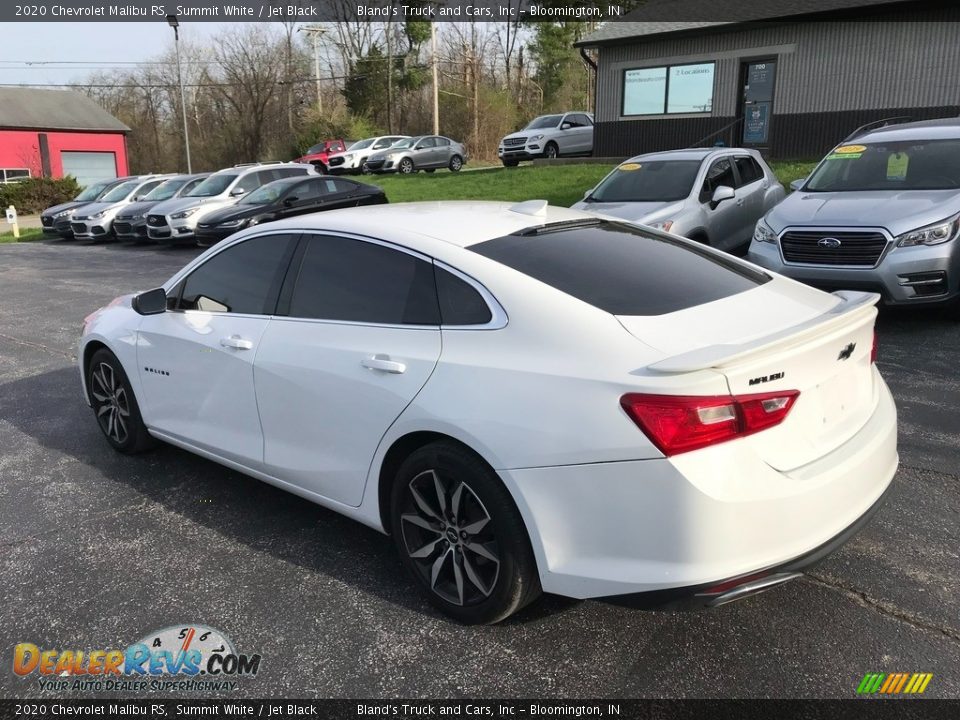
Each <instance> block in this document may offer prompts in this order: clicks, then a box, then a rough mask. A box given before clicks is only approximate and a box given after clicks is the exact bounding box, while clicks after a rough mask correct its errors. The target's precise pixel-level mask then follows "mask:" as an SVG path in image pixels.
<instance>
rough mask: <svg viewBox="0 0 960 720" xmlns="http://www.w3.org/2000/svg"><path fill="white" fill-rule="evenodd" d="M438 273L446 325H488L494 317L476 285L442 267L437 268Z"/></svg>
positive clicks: (441, 315) (438, 292)
mask: <svg viewBox="0 0 960 720" xmlns="http://www.w3.org/2000/svg"><path fill="white" fill-rule="evenodd" d="M436 274H437V296H438V298H439V300H440V319H441V321H442V322H443V324H444V325H486V324H487V323H488V322H490V321H491V320H492V319H493V313H491V312H490V306H489V305H487V303H486V301H485V300H484V299H483V296H482V295H480V293H479V292H478V291H477V289H476V288H475V287H473V286H472V285H470V284H469V283H468V282H466V281H464V280H462V279H460V278H458V277H457V276H456V275H454V274H453V273H452V272H450V271H448V270H445V269H443V268H442V267H437V268H436Z"/></svg>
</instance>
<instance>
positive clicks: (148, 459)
mask: <svg viewBox="0 0 960 720" xmlns="http://www.w3.org/2000/svg"><path fill="white" fill-rule="evenodd" d="M0 396H2V402H0V424H2V423H9V424H11V425H12V426H14V427H15V428H16V429H18V430H19V431H20V432H22V433H24V434H26V435H28V436H29V437H31V438H33V439H34V440H36V441H37V442H38V443H39V444H40V445H42V446H43V447H45V448H48V449H49V450H52V451H55V452H57V453H61V454H63V455H66V456H68V457H71V458H73V459H75V460H76V461H78V462H80V463H81V464H82V465H83V466H84V467H85V468H86V469H85V470H82V471H77V470H71V471H70V479H71V481H72V483H75V484H79V485H82V486H85V487H82V493H78V494H82V495H83V496H85V497H86V498H90V497H91V496H92V497H93V498H94V501H95V502H96V503H97V505H98V506H99V505H100V502H101V501H102V503H103V506H104V507H106V508H107V509H112V510H114V511H115V512H107V511H103V512H102V513H101V512H92V513H91V512H89V509H82V508H70V507H64V508H60V509H59V510H58V512H62V513H63V515H64V517H66V518H71V520H70V522H71V523H73V522H76V517H77V516H78V514H79V513H85V514H86V519H85V520H83V521H82V522H84V523H85V524H88V525H89V524H91V523H95V522H97V518H100V519H101V521H102V522H103V523H104V525H107V524H109V523H111V522H114V520H113V518H115V516H116V515H117V513H121V514H123V513H127V512H129V513H136V512H138V511H142V503H143V502H144V500H146V501H148V502H149V503H157V504H159V505H160V506H162V508H163V509H164V510H165V511H167V512H169V513H171V514H172V515H173V516H176V517H179V518H180V519H182V520H183V521H185V524H189V523H196V524H198V525H201V526H204V527H205V528H208V529H210V530H212V531H214V532H216V533H217V534H218V535H221V536H224V537H225V538H227V539H229V540H231V541H234V542H236V543H242V544H243V545H246V546H248V547H249V548H250V549H251V550H253V551H254V552H256V553H267V554H269V555H272V556H273V557H275V558H277V559H280V560H282V561H283V562H285V563H292V564H295V565H297V566H299V567H302V568H304V569H307V570H309V571H310V572H312V573H318V574H321V575H324V576H327V577H330V578H333V579H335V580H338V581H341V582H344V583H346V584H348V585H350V586H352V587H354V588H356V589H357V590H359V591H361V592H363V593H369V594H371V595H374V596H377V597H379V598H382V599H384V600H387V601H389V602H391V603H394V604H396V605H398V606H402V607H404V608H407V609H409V610H413V611H415V612H419V613H424V614H429V615H431V616H434V617H438V616H439V613H438V612H437V611H436V610H434V609H433V608H432V606H430V604H429V603H427V602H426V601H425V600H423V599H422V598H421V596H420V595H419V593H418V590H417V588H416V587H415V586H414V585H413V581H412V580H411V579H410V578H409V577H408V576H407V575H406V573H405V571H404V569H403V567H402V566H401V564H400V561H399V558H398V557H397V552H396V549H395V548H394V546H393V541H392V540H391V539H390V538H389V537H387V536H385V535H383V534H381V533H379V532H377V531H375V530H372V529H370V528H367V527H365V526H363V525H361V524H360V523H357V522H355V521H353V520H350V519H348V518H345V517H343V516H341V515H339V514H337V513H335V512H333V511H330V510H327V509H325V508H322V507H320V506H318V505H315V504H313V503H311V502H309V501H307V500H304V499H302V498H299V497H297V496H295V495H292V494H290V493H287V492H284V491H283V490H280V489H278V488H275V487H273V486H271V485H269V484H267V483H263V482H260V481H258V480H255V479H253V478H249V477H247V476H245V475H243V474H241V473H238V472H235V471H233V470H230V469H228V468H225V467H223V466H221V465H218V464H217V463H214V462H212V461H208V460H206V459H204V458H201V457H198V456H196V455H193V454H191V453H188V452H186V451H183V450H180V449H178V448H175V447H173V446H170V445H167V444H165V443H161V444H160V445H159V446H158V447H157V448H156V449H154V450H151V451H148V452H146V453H143V454H140V455H135V456H126V455H122V454H120V453H117V452H115V451H114V450H113V449H112V448H111V447H110V446H109V445H108V444H107V442H106V440H105V439H104V438H103V437H102V435H101V434H100V431H99V428H98V427H97V424H96V421H95V419H94V416H93V413H92V412H91V411H90V410H89V408H88V407H87V406H86V405H85V404H84V403H83V401H82V400H81V399H80V397H79V382H78V378H77V371H76V370H75V369H73V368H62V369H58V370H52V371H49V372H45V373H41V374H38V375H33V376H30V377H27V378H23V379H21V380H15V381H12V382H9V383H6V384H4V385H2V386H0ZM29 480H30V481H31V486H30V488H29V489H28V490H27V492H29V493H42V492H44V488H43V486H42V484H43V483H44V482H45V480H44V479H42V478H36V477H32V478H29ZM64 502H67V503H69V502H71V499H70V497H69V496H68V497H66V498H65V499H64ZM101 510H103V508H102V507H101ZM25 512H29V511H25ZM87 529H89V528H87ZM577 603H578V601H575V600H571V599H568V598H561V597H556V596H546V597H544V598H543V599H542V600H541V602H538V603H535V604H534V606H533V607H531V608H527V609H526V610H524V611H522V612H521V613H518V614H517V615H516V616H514V617H513V618H511V619H510V620H508V621H507V622H511V623H523V622H529V621H531V620H535V619H539V618H542V617H545V616H549V615H552V614H555V613H558V612H560V611H562V610H565V609H567V608H570V607H572V606H574V605H576V604H577ZM451 622H452V621H451Z"/></svg>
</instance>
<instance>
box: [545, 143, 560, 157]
mask: <svg viewBox="0 0 960 720" xmlns="http://www.w3.org/2000/svg"><path fill="white" fill-rule="evenodd" d="M543 156H544V157H547V158H551V159H553V158H557V157H560V148H558V147H557V144H556V143H555V142H548V143H547V146H546V147H545V148H544V149H543Z"/></svg>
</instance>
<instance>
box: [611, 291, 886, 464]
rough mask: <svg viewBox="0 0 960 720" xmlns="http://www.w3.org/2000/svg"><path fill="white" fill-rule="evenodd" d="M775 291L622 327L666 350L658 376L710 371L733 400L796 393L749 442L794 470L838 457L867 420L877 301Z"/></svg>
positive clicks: (842, 294) (849, 295)
mask: <svg viewBox="0 0 960 720" xmlns="http://www.w3.org/2000/svg"><path fill="white" fill-rule="evenodd" d="M774 282H777V281H774ZM791 285H792V284H791ZM771 289H772V288H771V287H770V284H768V285H766V286H763V287H760V288H757V289H756V290H753V291H749V292H745V293H740V294H738V295H734V296H730V297H727V298H724V299H722V300H718V301H716V302H713V303H708V304H707V305H701V306H699V307H696V308H689V309H687V310H683V311H680V312H676V313H670V314H668V315H661V316H656V317H620V318H619V320H620V322H621V323H622V324H623V325H624V327H626V329H627V330H628V331H630V332H631V333H632V334H633V335H635V336H636V337H638V338H639V339H641V340H643V342H645V343H647V344H648V345H651V346H653V347H656V348H658V349H660V350H662V351H663V352H664V353H665V355H666V356H667V357H665V359H663V360H661V361H659V362H656V363H654V364H653V365H651V366H650V369H651V370H653V371H655V372H660V373H665V374H676V373H686V372H696V371H700V370H705V369H712V370H714V371H716V372H718V373H722V374H723V376H724V377H725V378H726V381H727V385H728V387H729V390H730V392H731V394H733V395H749V394H754V393H776V392H777V391H782V390H798V391H799V392H800V396H799V398H798V399H797V402H796V404H795V405H794V407H793V409H792V410H791V412H790V414H789V415H788V416H787V418H786V420H784V422H783V423H781V424H780V425H778V426H776V427H774V428H771V429H769V430H765V431H763V432H761V433H759V434H757V435H753V436H750V437H748V438H746V439H745V440H744V442H749V443H751V445H752V447H753V448H754V449H755V451H756V452H757V453H758V455H760V456H761V457H762V458H763V460H764V461H765V462H767V463H768V464H769V465H770V466H772V467H774V468H775V469H777V470H780V471H789V470H792V469H794V468H797V467H800V466H802V465H805V464H807V463H809V462H812V461H813V460H816V459H818V458H820V457H822V456H823V455H825V454H827V453H829V452H830V451H832V450H834V449H835V448H837V447H838V446H840V445H841V444H843V443H844V442H846V441H847V440H848V439H849V438H850V437H852V436H853V435H854V434H855V433H856V432H857V431H858V430H859V429H860V428H861V427H863V425H864V424H865V423H866V422H867V420H868V419H869V417H870V414H871V413H872V410H873V406H874V388H873V373H872V370H871V352H872V345H873V324H874V320H875V318H876V309H875V308H874V307H873V305H874V304H875V303H876V301H877V300H878V299H879V298H878V296H876V295H872V294H869V293H853V292H840V293H835V294H833V295H826V294H823V293H816V294H813V293H815V292H816V291H810V292H809V293H808V292H807V288H802V289H798V288H796V287H787V286H784V287H783V290H785V292H770V290H771Z"/></svg>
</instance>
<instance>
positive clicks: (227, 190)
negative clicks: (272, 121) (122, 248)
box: [147, 162, 317, 245]
mask: <svg viewBox="0 0 960 720" xmlns="http://www.w3.org/2000/svg"><path fill="white" fill-rule="evenodd" d="M316 174H317V171H316V169H315V168H314V167H313V165H307V164H306V163H281V162H264V163H245V164H242V165H234V166H233V167H232V168H227V169H226V170H220V171H218V172H215V173H213V174H212V175H210V176H209V177H208V178H207V179H206V180H204V181H203V182H201V183H200V184H199V185H197V186H196V187H194V188H193V189H192V190H190V191H189V192H187V193H186V194H184V195H181V196H180V197H177V198H175V199H171V200H164V201H163V202H161V203H157V204H156V205H155V206H154V207H152V208H150V212H148V213H147V237H148V238H149V239H150V240H154V241H158V242H162V243H168V244H172V245H180V244H190V245H192V244H193V243H195V242H196V230H197V223H198V222H199V221H200V218H202V217H203V216H205V215H209V214H210V213H212V212H213V211H214V210H220V209H222V208H225V207H227V206H229V205H233V204H234V203H236V202H237V200H239V199H240V198H241V197H243V196H244V195H246V194H247V193H248V192H251V191H252V190H256V189H257V188H259V187H260V186H262V185H266V184H267V183H269V182H273V181H274V180H280V179H281V178H286V177H294V176H296V175H316Z"/></svg>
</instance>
